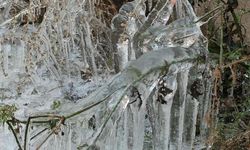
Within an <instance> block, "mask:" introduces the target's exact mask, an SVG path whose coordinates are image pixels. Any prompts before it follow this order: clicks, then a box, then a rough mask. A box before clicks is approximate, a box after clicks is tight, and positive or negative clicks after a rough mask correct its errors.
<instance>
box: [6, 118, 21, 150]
mask: <svg viewBox="0 0 250 150" xmlns="http://www.w3.org/2000/svg"><path fill="white" fill-rule="evenodd" d="M6 123H7V124H8V126H9V128H10V130H11V131H12V133H13V135H14V137H15V140H16V143H17V145H18V147H19V149H20V150H23V148H22V146H21V144H20V142H19V140H18V138H17V134H16V132H15V130H14V129H13V127H12V125H11V123H10V121H9V120H8V121H7V122H6Z"/></svg>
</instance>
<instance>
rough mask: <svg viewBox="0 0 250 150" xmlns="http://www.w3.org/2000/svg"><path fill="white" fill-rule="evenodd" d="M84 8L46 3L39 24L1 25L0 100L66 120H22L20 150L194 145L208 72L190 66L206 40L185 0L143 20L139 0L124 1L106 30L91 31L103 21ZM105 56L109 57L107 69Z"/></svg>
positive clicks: (160, 149) (7, 136)
mask: <svg viewBox="0 0 250 150" xmlns="http://www.w3.org/2000/svg"><path fill="white" fill-rule="evenodd" d="M151 2H152V1H151ZM34 5H40V1H34ZM173 5H175V7H174V6H173ZM93 6H94V1H92V0H86V1H82V2H80V1H78V0H72V1H52V2H51V4H50V5H48V8H47V12H46V16H45V18H44V20H43V22H42V23H41V24H39V26H36V25H35V24H34V25H27V28H24V27H18V26H16V27H15V28H13V29H12V30H7V28H3V27H4V26H7V25H8V23H5V22H6V21H4V24H1V40H2V41H1V47H0V48H1V49H0V54H1V56H0V58H1V59H0V61H1V66H0V69H1V71H0V78H1V79H0V96H1V99H0V103H1V105H6V104H15V105H16V106H17V108H18V110H17V112H15V117H16V118H17V119H19V120H21V121H26V120H27V119H28V117H29V116H36V115H44V114H50V115H52V116H53V115H60V116H63V117H65V119H66V120H65V122H64V123H62V124H60V123H58V122H57V124H56V126H53V125H52V123H47V124H46V123H43V124H37V123H35V122H34V121H42V120H47V119H51V118H53V117H51V116H50V117H48V118H46V117H44V118H37V119H35V120H32V121H31V124H30V128H29V130H28V131H29V132H28V134H27V137H28V138H27V141H26V142H27V149H30V150H33V149H37V148H40V149H44V150H59V149H62V150H71V149H72V150H75V149H100V150H143V149H146V150H147V149H154V150H175V149H177V150H182V149H185V150H191V149H193V148H194V142H195V141H198V140H200V143H201V144H203V143H204V141H205V139H206V138H207V133H208V131H209V126H208V123H207V122H204V121H203V120H205V119H204V118H205V117H206V115H207V113H208V111H209V107H210V105H211V104H210V103H211V102H210V99H211V88H212V86H211V71H210V69H209V67H207V64H204V63H197V61H198V59H201V55H205V54H206V52H207V49H206V47H207V45H206V39H205V38H204V36H203V34H202V32H201V30H200V24H198V23H196V22H195V20H196V19H197V17H196V15H195V14H194V12H193V10H192V7H191V6H190V4H189V3H188V0H177V3H176V4H174V3H172V1H168V0H167V1H165V0H160V1H159V4H158V6H157V8H155V9H153V11H152V13H151V14H149V15H148V16H147V17H146V16H145V5H144V3H143V1H133V2H130V3H127V4H125V5H123V6H122V7H121V9H120V11H119V14H118V15H116V16H115V17H114V18H113V19H112V27H111V29H110V31H99V30H103V29H99V27H100V25H99V26H98V29H97V28H95V25H96V24H94V23H93V22H94V21H95V19H97V20H98V19H99V20H102V19H103V18H98V17H97V16H98V14H97V12H96V11H95V10H93ZM3 7H4V6H3ZM174 8H175V9H177V10H176V11H173V9H174ZM173 13H177V14H175V15H174V16H176V17H175V18H173V19H174V20H173V21H172V22H169V17H170V16H171V15H172V14H173ZM9 19H10V18H6V20H7V22H8V20H9ZM122 23H125V24H122ZM101 26H102V27H103V26H105V25H101ZM10 28H11V27H10ZM105 29H109V28H108V27H107V26H105ZM13 30H16V32H15V33H13ZM111 30H112V32H113V37H112V38H113V39H108V38H111V37H109V36H107V35H109V34H110V32H111ZM106 32H107V35H105V34H106ZM10 35H11V36H12V39H5V40H3V39H4V38H2V37H5V36H10ZM107 37H108V38H107ZM111 41H112V42H113V44H114V47H112V45H111V46H110V45H108V44H110V43H111ZM102 42H103V43H102ZM105 42H106V43H105ZM100 43H101V44H102V45H105V46H103V47H101V48H100V45H101V44H100ZM98 44H100V45H98ZM109 46H110V47H109ZM106 47H107V48H106ZM111 47H112V48H114V49H111V50H110V49H109V48H111ZM100 49H101V50H100ZM112 50H114V51H115V52H113V51H112ZM107 51H108V52H107ZM113 54H117V56H119V57H117V58H118V66H119V73H117V74H115V75H112V72H111V71H112V70H109V67H110V68H111V69H112V67H113V66H112V65H113V63H114V60H112V59H113V56H109V55H113ZM98 55H99V56H98ZM100 56H101V58H100ZM106 57H107V58H106ZM102 62H104V63H105V64H103V63H102ZM110 63H111V65H110ZM105 66H106V68H105ZM203 73H204V74H203ZM20 124H21V126H20V127H21V128H20V132H19V133H18V137H20V138H19V140H20V143H21V146H22V147H23V145H24V135H25V123H20ZM196 130H199V131H200V134H196ZM0 132H1V135H0V146H1V147H3V148H4V149H6V150H13V149H18V147H17V144H16V142H15V139H14V136H11V135H12V134H11V132H10V130H9V129H8V128H7V125H6V124H4V126H3V127H0ZM197 139H198V140H197Z"/></svg>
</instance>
